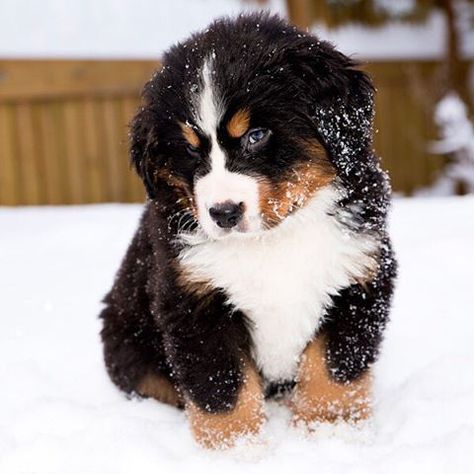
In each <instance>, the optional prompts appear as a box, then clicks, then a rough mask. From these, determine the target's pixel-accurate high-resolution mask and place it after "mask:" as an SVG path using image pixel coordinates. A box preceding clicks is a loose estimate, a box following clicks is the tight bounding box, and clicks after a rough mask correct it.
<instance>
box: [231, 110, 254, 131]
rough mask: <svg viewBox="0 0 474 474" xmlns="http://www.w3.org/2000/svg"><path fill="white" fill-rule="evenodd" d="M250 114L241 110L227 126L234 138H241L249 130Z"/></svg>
mask: <svg viewBox="0 0 474 474" xmlns="http://www.w3.org/2000/svg"><path fill="white" fill-rule="evenodd" d="M249 123H250V112H249V110H248V109H246V108H245V109H239V110H238V111H237V112H236V113H235V114H234V116H233V117H232V118H231V119H230V120H229V123H228V124H227V131H228V132H229V135H230V136H231V137H233V138H240V137H241V136H242V135H243V134H244V133H245V132H246V131H247V130H248V129H249Z"/></svg>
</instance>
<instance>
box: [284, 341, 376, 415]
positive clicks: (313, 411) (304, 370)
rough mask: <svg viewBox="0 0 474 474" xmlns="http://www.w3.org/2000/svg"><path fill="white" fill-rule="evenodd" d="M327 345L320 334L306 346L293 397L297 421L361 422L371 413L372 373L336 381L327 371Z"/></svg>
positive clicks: (293, 408)
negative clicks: (351, 380)
mask: <svg viewBox="0 0 474 474" xmlns="http://www.w3.org/2000/svg"><path fill="white" fill-rule="evenodd" d="M325 350H326V344H325V341H324V338H323V337H322V336H319V337H317V338H316V340H314V341H313V342H311V343H310V344H309V345H308V346H307V348H306V349H305V351H304V353H303V355H302V358H301V362H300V367H299V369H298V377H297V384H296V387H295V391H294V394H293V397H292V400H291V408H292V410H293V414H294V420H295V421H296V422H304V423H311V422H313V421H317V422H328V421H329V422H333V421H336V420H338V419H343V420H347V421H359V420H363V419H366V418H368V417H369V416H370V414H371V386H372V377H371V374H370V372H365V373H364V374H363V375H361V376H360V377H359V378H358V379H356V380H355V381H353V382H350V383H338V382H335V381H334V380H333V379H332V378H331V377H330V375H329V373H328V368H327V364H326V353H325Z"/></svg>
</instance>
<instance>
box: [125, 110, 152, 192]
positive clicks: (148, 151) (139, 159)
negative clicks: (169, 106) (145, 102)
mask: <svg viewBox="0 0 474 474" xmlns="http://www.w3.org/2000/svg"><path fill="white" fill-rule="evenodd" d="M153 123H154V121H153V113H152V112H151V111H150V110H149V109H148V108H147V107H146V106H145V107H141V108H140V110H139V111H138V112H137V114H136V115H135V117H134V118H133V120H132V122H131V123H130V161H131V163H132V164H133V166H134V167H135V170H136V171H137V174H138V176H140V178H141V179H142V181H143V183H144V185H145V189H146V192H147V194H148V197H149V198H150V199H154V198H155V197H156V187H155V182H154V181H155V180H154V176H153V168H152V164H153V162H154V161H156V160H157V158H158V153H157V148H158V136H157V133H156V131H155V129H154V126H153Z"/></svg>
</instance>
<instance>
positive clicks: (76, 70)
mask: <svg viewBox="0 0 474 474" xmlns="http://www.w3.org/2000/svg"><path fill="white" fill-rule="evenodd" d="M156 66H157V64H156V63H155V62H151V61H62V60H61V61H50V60H31V61H29V60H0V205H20V204H68V203H75V204H76V203H92V202H107V201H116V202H117V201H119V202H135V201H142V200H143V198H144V192H143V189H142V186H141V184H140V183H139V181H138V179H137V178H136V177H135V175H134V173H133V172H132V171H131V170H130V167H129V164H128V158H127V123H128V121H129V120H130V118H131V117H132V115H133V112H134V110H135V109H136V107H137V105H138V103H139V90H140V89H141V87H142V85H143V83H144V82H145V80H146V79H147V78H148V77H149V76H150V75H151V73H152V71H153V70H154V69H155V67H156ZM436 67H437V65H436V63H433V62H412V63H406V62H383V63H382V62H378V63H372V64H370V65H368V66H367V69H368V70H369V72H371V73H372V74H373V76H374V79H375V82H376V85H377V88H378V96H377V115H376V128H377V129H378V133H376V136H375V142H376V148H377V150H378V152H379V154H380V155H381V156H382V158H383V166H384V167H385V168H387V169H388V170H389V171H390V172H391V175H392V182H393V185H394V189H395V190H397V191H400V192H404V193H411V192H412V191H413V190H414V189H415V188H416V187H419V186H422V185H426V184H428V183H429V182H430V181H431V180H432V179H433V177H434V175H435V173H436V171H437V170H438V169H439V168H440V166H441V165H442V163H441V160H440V159H439V158H438V157H432V156H430V155H429V154H428V153H427V143H428V141H429V139H430V138H432V137H433V136H434V129H433V125H432V124H430V114H429V108H430V107H427V106H426V103H425V101H424V100H423V98H422V97H421V96H422V95H423V94H421V95H420V90H419V89H420V88H419V87H418V88H417V87H412V85H413V84H412V83H413V78H417V79H416V81H414V82H415V83H418V84H421V85H422V86H423V84H425V83H427V80H428V78H430V77H433V75H434V72H435V70H436ZM421 89H423V87H421Z"/></svg>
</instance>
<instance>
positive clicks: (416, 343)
mask: <svg viewBox="0 0 474 474" xmlns="http://www.w3.org/2000/svg"><path fill="white" fill-rule="evenodd" d="M139 213H140V208H139V207H138V206H134V205H105V206H86V207H59V208H24V209H6V208H3V209H0V288H1V290H0V381H1V391H0V393H1V395H0V472H1V473H2V474H20V473H22V474H25V473H41V474H49V473H58V474H73V473H80V474H89V473H91V474H92V473H98V474H108V473H111V474H121V473H138V472H139V473H143V474H145V473H155V474H156V473H166V474H171V473H174V472H189V471H192V472H193V473H196V472H206V473H210V472H220V473H221V472H226V473H227V472H240V471H242V470H243V469H245V470H246V471H247V472H249V473H252V472H267V471H268V472H283V471H285V472H315V473H321V474H327V473H329V474H332V473H344V474H348V473H364V474H366V473H377V474H380V473H381V472H383V473H384V474H386V473H388V474H390V473H406V474H409V473H412V472H413V473H417V474H420V473H429V474H436V473H448V472H449V473H450V474H454V473H463V474H464V473H470V472H474V449H473V448H474V410H473V404H474V318H473V303H472V301H473V294H474V245H473V242H474V197H465V198H444V199H432V200H429V199H413V200H408V199H407V200H397V201H396V203H395V206H394V212H393V218H392V231H393V236H394V240H395V246H396V249H397V251H398V256H399V259H400V264H401V269H400V279H399V283H398V291H397V295H396V299H395V305H394V311H393V317H392V323H391V325H390V327H389V329H388V331H387V336H386V341H385V345H384V350H383V354H382V357H381V360H380V362H379V364H378V365H377V369H376V375H377V378H376V390H375V395H376V408H375V418H374V422H373V426H372V427H365V428H364V429H362V430H361V431H360V432H358V431H357V430H353V429H350V428H349V427H347V426H340V427H338V428H337V429H330V428H328V427H322V428H321V429H320V430H319V431H318V432H316V434H314V435H313V436H312V437H309V438H308V437H304V436H303V435H302V434H301V433H299V432H297V431H296V430H294V429H292V428H289V427H288V418H289V416H288V413H287V412H286V411H285V409H283V408H282V407H278V406H276V405H274V404H272V405H269V406H268V414H269V423H268V426H267V432H266V437H267V440H268V443H267V447H266V450H264V452H263V453H260V455H259V458H258V459H259V460H252V461H249V460H247V461H245V462H243V461H239V460H236V458H237V456H236V455H235V454H233V455H231V454H211V453H207V452H204V451H202V450H201V449H200V448H198V447H197V446H196V445H195V444H194V442H193V440H192V438H191V435H190V433H189V430H188V428H187V424H186V420H185V417H184V415H183V413H181V412H179V411H177V410H175V409H173V408H170V407H168V406H162V405H160V404H158V403H157V402H155V401H153V400H144V401H138V400H133V401H128V400H127V399H126V398H125V397H124V396H122V394H120V393H119V392H118V391H117V390H116V389H115V387H114V386H113V385H112V384H111V382H110V381H109V379H108V378H107V376H106V373H105V370H104V367H103V363H102V355H101V347H100V344H99V337H98V331H99V327H100V324H99V321H98V320H97V314H98V312H99V310H100V308H101V304H100V302H99V301H100V299H101V297H102V295H103V294H104V292H105V291H106V290H107V289H108V288H109V286H110V284H111V282H112V278H113V275H114V272H115V270H116V269H117V267H118V264H119V262H120V259H121V257H122V255H123V253H124V250H125V248H126V246H127V243H128V241H129V239H130V236H131V234H132V232H133V230H134V227H135V225H136V222H137V218H138V216H139ZM244 457H246V458H251V457H252V456H250V455H249V453H247V452H245V456H244ZM270 470H271V471H270Z"/></svg>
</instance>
